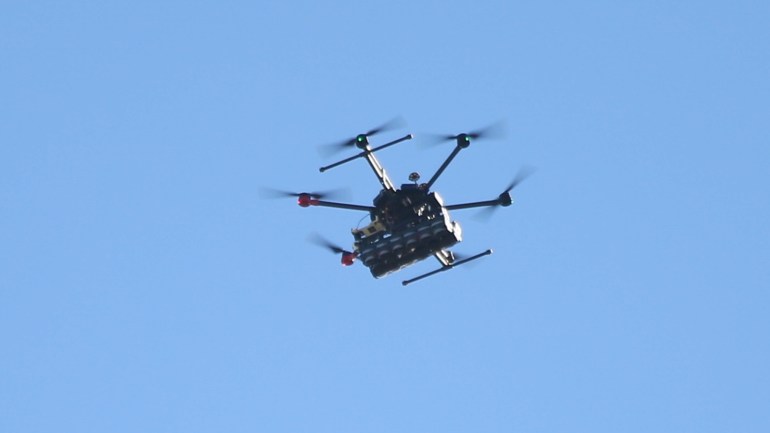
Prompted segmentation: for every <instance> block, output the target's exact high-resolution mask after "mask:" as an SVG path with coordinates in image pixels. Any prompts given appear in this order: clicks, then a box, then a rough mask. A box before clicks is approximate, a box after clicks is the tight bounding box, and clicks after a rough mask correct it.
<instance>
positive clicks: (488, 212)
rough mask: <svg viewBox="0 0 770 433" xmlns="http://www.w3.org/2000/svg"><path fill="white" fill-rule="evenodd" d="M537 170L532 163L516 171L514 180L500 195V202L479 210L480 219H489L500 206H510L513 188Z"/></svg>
mask: <svg viewBox="0 0 770 433" xmlns="http://www.w3.org/2000/svg"><path fill="white" fill-rule="evenodd" d="M534 172H535V168H534V167H532V166H530V165H525V166H523V167H521V168H520V169H519V171H518V173H516V176H514V178H513V180H512V181H511V183H510V184H508V186H507V187H506V188H505V190H504V191H503V192H502V193H500V195H499V196H498V202H497V205H495V206H490V207H488V208H485V209H483V210H481V212H479V215H478V217H479V219H481V220H488V219H489V218H490V217H491V216H492V215H493V214H494V213H495V211H497V209H499V208H500V207H505V206H510V205H511V203H513V200H512V199H511V190H513V189H514V188H516V187H517V186H518V185H519V184H520V183H521V182H523V181H524V180H525V179H526V178H528V177H529V176H531V175H532V173H534Z"/></svg>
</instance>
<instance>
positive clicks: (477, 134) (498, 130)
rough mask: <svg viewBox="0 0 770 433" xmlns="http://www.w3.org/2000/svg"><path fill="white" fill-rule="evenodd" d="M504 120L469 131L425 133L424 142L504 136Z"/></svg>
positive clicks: (431, 143)
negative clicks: (449, 133) (451, 133)
mask: <svg viewBox="0 0 770 433" xmlns="http://www.w3.org/2000/svg"><path fill="white" fill-rule="evenodd" d="M505 129H506V128H505V122H503V121H502V120H500V121H497V122H495V123H492V124H491V125H487V126H485V127H484V128H481V129H477V130H475V131H471V132H463V133H460V134H456V135H447V134H426V135H427V137H428V140H427V141H426V142H425V144H427V145H436V144H439V143H443V142H445V141H449V140H455V141H456V140H461V139H465V140H468V141H470V140H478V139H480V138H488V139H492V138H504V137H505Z"/></svg>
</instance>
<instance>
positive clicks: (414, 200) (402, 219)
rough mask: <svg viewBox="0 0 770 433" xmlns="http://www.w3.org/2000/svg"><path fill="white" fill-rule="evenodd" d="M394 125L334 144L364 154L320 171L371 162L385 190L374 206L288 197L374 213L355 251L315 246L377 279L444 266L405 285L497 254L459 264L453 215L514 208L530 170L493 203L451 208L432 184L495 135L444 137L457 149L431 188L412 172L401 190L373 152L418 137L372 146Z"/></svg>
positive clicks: (356, 232) (357, 234)
mask: <svg viewBox="0 0 770 433" xmlns="http://www.w3.org/2000/svg"><path fill="white" fill-rule="evenodd" d="M393 124H394V122H389V123H388V124H385V125H383V126H381V127H379V128H375V129H373V130H370V131H368V132H366V133H363V134H359V135H357V136H356V137H354V138H353V139H350V140H345V141H343V142H340V143H337V144H335V145H334V147H336V148H350V147H353V146H355V147H357V148H358V149H360V152H359V153H358V154H356V155H354V156H352V157H350V158H347V159H344V160H342V161H339V162H336V163H334V164H331V165H328V166H325V167H321V169H320V171H321V172H324V171H326V170H329V169H331V168H334V167H337V166H340V165H342V164H345V163H347V162H350V161H353V160H355V159H357V158H364V159H366V161H367V162H368V163H369V166H370V167H371V168H372V170H373V171H374V174H375V176H376V177H377V179H378V180H379V182H380V185H381V186H382V189H381V190H380V192H379V193H378V194H377V196H376V197H375V198H374V200H373V203H372V206H362V205H354V204H347V203H339V202H332V201H327V200H323V198H324V197H325V194H323V193H283V194H285V195H291V196H296V197H297V204H298V205H299V206H301V207H309V206H322V207H332V208H338V209H348V210H355V211H365V212H369V217H370V218H369V219H370V222H369V224H367V225H366V226H364V227H359V228H355V229H353V230H352V234H353V238H354V243H353V248H352V250H350V251H348V250H345V249H343V248H340V247H338V246H336V245H334V244H332V243H330V242H328V241H326V240H324V239H323V238H320V237H316V238H314V241H315V242H316V243H318V244H320V245H322V246H324V247H326V248H328V249H329V250H331V251H332V252H334V253H335V254H341V256H342V258H341V262H342V264H343V265H345V266H350V265H352V264H354V263H355V261H356V260H358V261H360V262H361V263H363V264H364V266H366V267H367V268H369V270H370V272H371V273H372V276H374V277H375V278H380V277H383V276H385V275H388V274H390V273H393V272H396V271H399V270H401V269H403V268H405V267H408V266H410V265H412V264H414V263H416V262H419V261H421V260H424V259H426V258H428V257H431V256H433V257H435V258H436V259H437V260H438V261H439V263H440V264H441V267H440V268H438V269H436V270H434V271H432V272H429V273H427V274H423V275H420V276H418V277H416V278H412V279H409V280H405V281H403V282H402V284H403V285H407V284H409V283H412V282H414V281H417V280H420V279H422V278H425V277H428V276H431V275H434V274H436V273H439V272H443V271H447V270H450V269H452V268H454V267H457V266H459V265H461V264H464V263H467V262H469V261H472V260H476V259H479V258H481V257H483V256H486V255H489V254H492V250H491V249H488V250H486V251H483V252H481V253H479V254H476V255H474V256H471V257H467V258H463V259H460V260H455V256H454V254H453V253H452V252H451V251H450V250H449V248H451V247H453V246H454V245H456V244H457V243H459V242H461V241H462V229H461V227H460V224H459V223H457V222H456V221H452V219H451V217H450V214H449V212H450V211H452V210H459V209H468V208H478V207H497V206H503V207H504V206H509V205H511V203H512V199H511V195H510V191H511V189H513V188H514V187H515V186H516V185H517V184H518V183H519V182H521V181H522V180H523V179H524V178H525V177H526V176H527V175H528V171H527V172H525V171H522V172H520V173H519V175H518V176H516V178H515V179H514V181H513V182H511V184H510V185H509V186H508V188H506V189H505V191H503V192H502V193H501V194H499V195H498V196H497V197H496V198H494V199H491V200H485V201H478V202H472V203H463V204H455V205H446V204H444V201H443V199H442V198H441V196H440V195H439V194H438V193H436V192H433V191H431V187H432V186H433V184H434V183H435V182H436V180H437V179H438V177H439V176H440V175H441V174H442V173H443V172H444V170H445V169H446V168H447V166H448V165H449V164H450V163H451V162H452V160H453V159H454V157H455V156H457V154H458V153H459V152H460V151H461V150H462V149H466V148H468V147H469V146H470V144H471V142H472V140H474V139H476V138H480V137H482V136H485V135H488V134H489V132H490V130H491V127H490V128H486V129H484V130H481V131H478V132H472V133H463V134H459V135H453V136H446V137H442V139H446V140H450V139H451V140H455V142H456V146H455V148H454V150H453V151H452V153H451V154H450V155H449V157H448V158H447V159H446V160H445V161H444V163H443V164H442V165H441V166H440V167H439V169H438V170H437V171H436V173H435V174H434V175H433V177H431V179H430V180H429V181H428V182H426V183H419V179H420V175H419V174H417V173H412V174H411V175H410V176H409V180H410V181H411V183H406V184H403V185H401V186H400V188H396V187H395V186H394V184H393V183H392V182H391V180H390V179H389V178H388V176H387V174H386V173H385V170H384V169H383V168H382V165H381V164H380V162H379V161H378V160H377V158H376V157H375V156H374V153H375V152H377V151H379V150H382V149H385V148H387V147H390V146H393V145H395V144H398V143H401V142H403V141H406V140H411V139H412V138H413V136H412V135H411V134H407V135H405V136H403V137H401V138H399V139H397V140H394V141H391V142H388V143H386V144H383V145H380V146H377V147H371V145H370V144H369V138H370V137H371V136H373V135H375V134H377V133H378V132H381V131H383V130H386V129H390V128H392V127H393Z"/></svg>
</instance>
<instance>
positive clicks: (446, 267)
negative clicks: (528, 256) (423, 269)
mask: <svg viewBox="0 0 770 433" xmlns="http://www.w3.org/2000/svg"><path fill="white" fill-rule="evenodd" d="M490 254H492V250H486V251H484V252H482V253H478V254H476V255H475V256H471V257H468V258H467V259H462V260H457V261H456V262H454V263H451V264H448V265H443V266H441V267H440V268H438V269H436V270H433V271H430V272H428V273H426V274H422V275H420V276H417V277H415V278H412V279H411V280H404V281H402V282H401V284H402V285H404V286H406V285H408V284H411V283H414V282H415V281H419V280H422V279H423V278H428V277H430V276H431V275H436V274H438V273H439V272H444V271H448V270H450V269H454V268H456V267H457V266H460V265H462V264H465V263H468V262H470V261H471V260H476V259H480V258H482V257H484V256H488V255H490Z"/></svg>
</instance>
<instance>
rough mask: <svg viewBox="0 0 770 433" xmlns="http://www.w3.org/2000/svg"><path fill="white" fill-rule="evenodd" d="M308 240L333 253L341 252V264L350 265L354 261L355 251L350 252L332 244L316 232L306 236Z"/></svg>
mask: <svg viewBox="0 0 770 433" xmlns="http://www.w3.org/2000/svg"><path fill="white" fill-rule="evenodd" d="M308 241H309V242H312V243H314V244H316V245H318V246H320V247H322V248H326V249H327V250H329V251H331V252H332V253H334V254H341V255H342V257H341V258H340V263H342V265H343V266H350V265H352V264H353V263H355V261H356V253H353V252H350V251H348V250H346V249H344V248H342V247H340V246H338V245H336V244H333V243H332V242H330V241H328V240H327V239H326V238H324V237H323V236H321V235H319V234H318V233H313V234H312V235H310V236H308Z"/></svg>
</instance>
